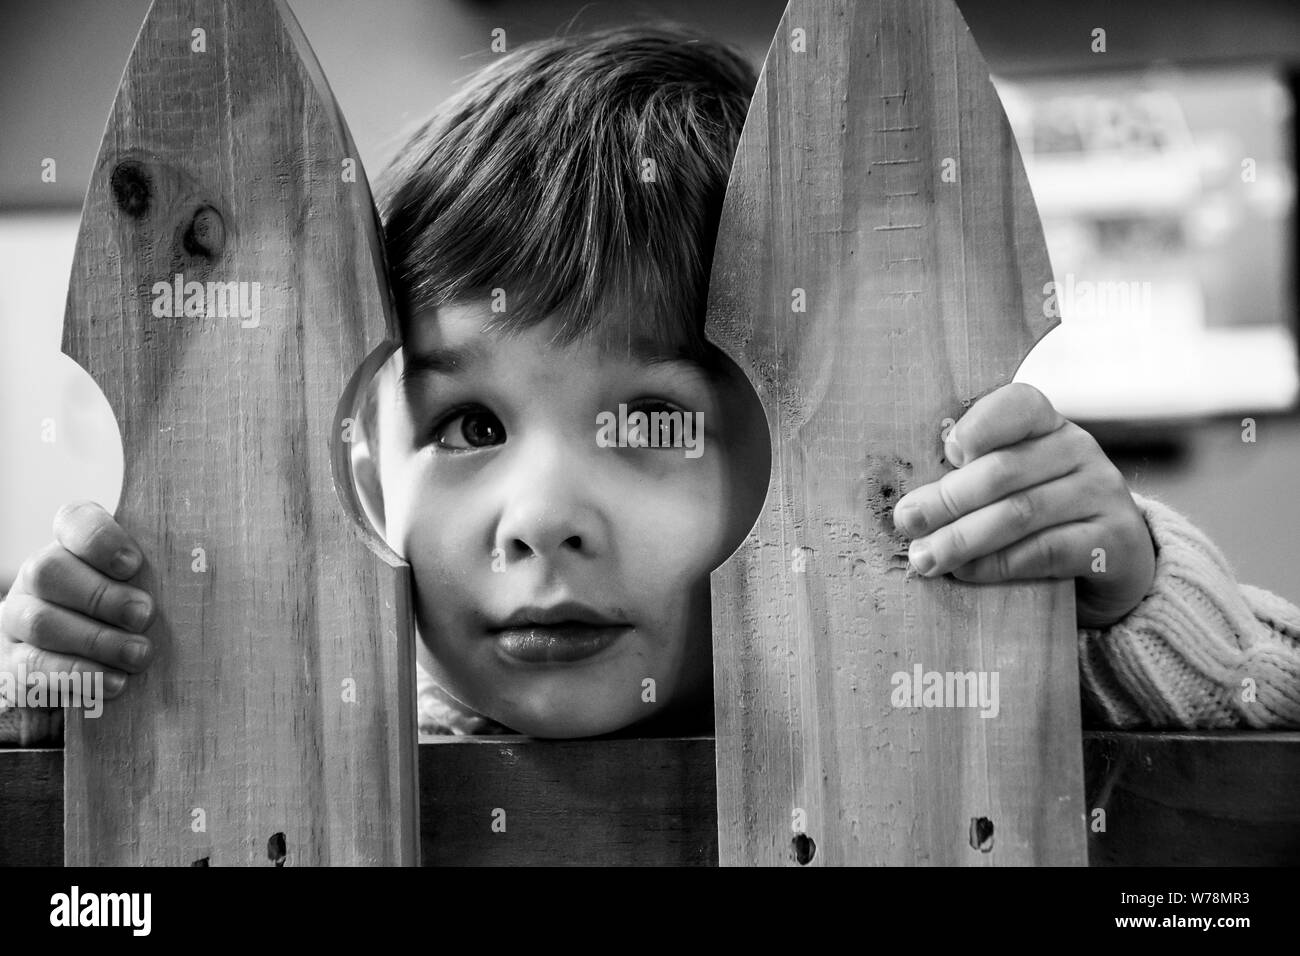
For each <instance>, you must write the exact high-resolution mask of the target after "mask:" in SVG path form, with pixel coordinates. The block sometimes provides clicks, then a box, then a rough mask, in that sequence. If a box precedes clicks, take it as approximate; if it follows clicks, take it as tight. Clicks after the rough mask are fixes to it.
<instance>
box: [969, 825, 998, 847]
mask: <svg viewBox="0 0 1300 956" xmlns="http://www.w3.org/2000/svg"><path fill="white" fill-rule="evenodd" d="M970 848H971V849H972V850H979V851H980V852H981V853H990V852H992V850H993V821H992V820H990V819H989V818H988V817H971V818H970Z"/></svg>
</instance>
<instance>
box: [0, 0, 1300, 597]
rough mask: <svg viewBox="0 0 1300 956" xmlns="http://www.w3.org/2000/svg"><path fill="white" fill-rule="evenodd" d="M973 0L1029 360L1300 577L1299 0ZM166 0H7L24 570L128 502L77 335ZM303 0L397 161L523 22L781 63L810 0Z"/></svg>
mask: <svg viewBox="0 0 1300 956" xmlns="http://www.w3.org/2000/svg"><path fill="white" fill-rule="evenodd" d="M957 3H958V6H959V7H960V8H961V10H962V13H963V14H964V15H965V17H966V20H967V22H968V23H969V25H970V27H971V31H972V33H973V34H974V36H975V39H976V41H977V42H978V43H979V45H980V47H981V49H982V50H983V52H984V55H985V58H986V59H987V61H988V63H989V66H990V69H991V71H992V72H993V74H994V79H995V83H996V84H997V87H998V91H999V93H1000V95H1001V96H1002V98H1003V102H1004V105H1005V106H1006V109H1007V113H1008V116H1009V117H1010V119H1011V122H1012V126H1013V128H1014V129H1015V131H1016V135H1017V138H1018V140H1019V142H1020V147H1021V150H1022V153H1023V154H1024V157H1025V164H1026V167H1027V170H1028V172H1029V177H1030V180H1031V184H1032V186H1033V188H1034V193H1035V196H1036V199H1037V201H1038V204H1039V208H1040V211H1041V213H1042V218H1043V223H1044V229H1045V232H1046V234H1047V239H1048V246H1049V249H1050V251H1051V254H1052V261H1053V266H1054V269H1055V273H1056V278H1057V281H1058V283H1059V286H1058V290H1057V302H1058V305H1059V306H1060V310H1061V316H1062V324H1061V326H1060V327H1058V328H1057V329H1056V330H1054V331H1053V332H1052V333H1050V334H1049V335H1048V336H1047V337H1046V338H1045V339H1044V340H1043V341H1042V343H1040V345H1039V346H1038V348H1036V349H1035V350H1034V352H1033V353H1031V355H1030V356H1029V358H1028V359H1027V360H1026V361H1025V363H1024V365H1023V366H1022V367H1021V369H1020V372H1019V373H1018V375H1017V379H1018V380H1021V381H1027V382H1029V383H1031V384H1033V385H1035V386H1036V387H1038V388H1039V389H1041V390H1042V391H1043V392H1044V393H1046V394H1047V396H1048V397H1049V398H1050V399H1051V400H1052V401H1053V403H1054V404H1055V405H1056V406H1057V408H1058V409H1060V410H1061V412H1062V413H1063V414H1065V415H1066V416H1067V417H1069V418H1071V419H1073V420H1075V421H1077V422H1079V424H1081V425H1083V426H1084V427H1086V428H1088V429H1089V430H1090V431H1091V432H1092V433H1093V434H1094V435H1095V436H1096V437H1097V438H1098V439H1099V440H1100V441H1101V443H1102V445H1103V447H1104V448H1105V449H1106V451H1107V453H1108V454H1109V455H1110V456H1111V458H1112V460H1114V461H1115V462H1116V464H1117V465H1119V467H1120V468H1121V470H1122V471H1123V472H1124V474H1125V476H1126V477H1127V478H1128V480H1129V482H1130V484H1131V485H1132V486H1133V487H1134V488H1135V489H1136V490H1138V491H1139V492H1142V493H1145V494H1150V495H1153V496H1155V497H1157V498H1160V499H1161V500H1163V501H1165V502H1166V503H1168V504H1169V505H1171V506H1172V507H1174V508H1176V509H1178V510H1180V511H1183V512H1184V513H1186V514H1188V515H1189V516H1190V517H1191V518H1192V520H1193V521H1194V522H1195V523H1196V524H1197V525H1199V526H1200V527H1201V528H1202V529H1203V530H1204V531H1205V532H1206V533H1207V534H1208V535H1209V536H1210V537H1211V539H1212V540H1214V541H1215V542H1216V543H1217V544H1218V546H1219V547H1220V548H1221V549H1222V550H1223V551H1224V553H1225V554H1226V555H1227V557H1228V559H1229V560H1230V562H1231V563H1232V564H1233V567H1234V568H1235V570H1236V571H1237V574H1238V577H1239V579H1240V580H1241V581H1243V582H1248V583H1251V584H1256V585H1259V586H1261V587H1265V588H1268V589H1270V590H1273V591H1276V592H1277V593H1279V594H1281V595H1283V596H1285V597H1287V598H1288V599H1289V600H1291V601H1293V602H1298V601H1300V494H1297V488H1300V415H1298V414H1297V397H1298V395H1300V378H1298V376H1297V345H1296V342H1297V320H1296V301H1297V294H1296V293H1297V285H1298V281H1297V276H1298V273H1297V269H1296V252H1295V245H1296V244H1295V223H1296V220H1295V215H1294V206H1295V178H1296V175H1295V174H1296V167H1295V163H1296V149H1295V146H1296V134H1295V122H1294V113H1295V102H1296V92H1297V82H1296V77H1297V76H1298V75H1300V4H1297V3H1295V2H1294V0H1219V2H1209V0H1125V2H1123V3H1121V2H1119V0H1114V2H1100V0H957ZM148 6H149V4H148V0H5V2H4V4H3V14H4V27H3V29H2V30H0V593H2V592H3V591H4V590H6V589H7V588H8V586H9V583H10V582H11V580H12V577H13V575H14V573H15V572H16V571H17V568H18V565H19V564H20V563H21V561H22V560H23V558H24V557H25V556H27V555H28V554H30V553H31V552H32V551H34V550H36V549H37V548H39V547H40V546H42V545H43V544H44V543H45V542H46V541H48V540H49V539H50V537H51V532H50V521H51V519H52V516H53V514H54V511H55V510H56V508H57V507H58V505H59V504H61V503H62V502H65V501H68V500H71V499H73V498H79V497H89V498H94V499H97V500H99V501H101V502H102V503H104V504H105V506H106V507H108V508H110V510H111V509H112V508H113V507H114V506H115V503H116V499H117V495H118V493H119V491H120V482H121V467H122V462H121V446H120V442H119V440H118V437H117V434H116V428H115V425H114V423H113V420H112V416H111V414H110V413H109V412H108V409H107V405H106V403H105V402H104V400H103V398H102V396H100V394H99V392H98V389H97V388H96V387H95V386H94V384H93V382H91V381H90V380H89V378H88V377H87V376H86V375H85V374H84V373H82V372H81V371H80V370H79V369H78V368H76V366H75V365H73V363H71V362H70V361H69V360H67V359H66V358H64V357H63V356H62V355H61V354H60V353H59V342H60V334H61V325H62V320H63V308H64V301H65V298H66V294H67V285H68V272H69V269H70V267H71V262H72V254H73V246H74V243H75V241H76V233H77V226H78V220H79V215H80V208H81V203H82V199H83V197H84V195H85V191H86V185H87V182H88V179H89V173H90V168H91V164H92V162H93V159H94V157H95V155H96V153H97V152H98V150H99V144H100V139H101V137H102V135H103V131H104V123H105V119H106V117H107V116H108V112H109V108H110V106H111V104H112V101H113V97H114V94H115V92H116V90H117V85H118V81H119V79H120V78H121V74H122V70H123V67H124V66H125V64H126V61H127V57H128V55H129V53H130V50H131V46H132V43H133V41H134V38H135V34H136V32H137V30H138V29H139V26H140V23H141V21H142V20H143V18H144V15H145V13H146V11H147V9H148ZM290 6H291V7H292V9H293V11H294V13H295V14H296V15H297V18H298V20H299V22H300V23H301V24H302V27H303V30H304V31H305V33H306V35H307V38H308V40H309V41H310V42H311V44H312V47H313V48H314V50H315V52H316V55H317V57H318V58H319V59H320V62H321V65H322V66H323V68H324V70H325V75H326V76H327V77H328V78H329V81H330V85H331V87H332V89H333V91H334V94H335V96H336V98H337V99H338V102H339V104H340V106H341V108H342V111H343V115H344V116H345V117H346V119H347V121H348V123H349V125H350V127H351V130H352V134H353V136H354V138H355V140H356V142H357V145H358V148H359V150H360V153H361V159H362V163H363V164H364V166H365V168H366V171H367V173H368V175H369V176H370V177H371V179H372V180H373V179H374V178H375V177H376V176H377V175H378V173H379V172H380V170H381V169H382V168H383V167H384V166H385V165H386V164H387V162H388V160H389V159H390V158H391V156H392V155H393V153H394V151H395V150H396V149H397V148H398V146H399V145H400V143H401V141H402V139H403V134H404V132H406V131H407V130H408V129H409V128H410V127H412V126H413V125H414V124H416V123H418V121H419V120H420V119H421V118H422V117H423V116H424V115H425V114H426V113H427V112H428V111H429V109H430V108H431V107H432V106H433V105H434V104H435V103H437V102H438V101H439V100H441V99H443V98H445V97H446V96H448V95H449V94H450V93H451V92H453V91H454V90H455V89H456V87H457V83H458V81H459V80H460V79H461V78H463V77H464V76H466V75H467V74H469V73H470V72H472V71H473V70H474V69H475V68H477V67H478V66H480V65H482V64H484V63H486V62H488V60H489V59H490V58H491V57H492V56H493V54H492V52H491V51H490V44H491V42H492V36H493V31H494V30H496V29H501V30H504V31H505V38H506V42H507V45H508V46H515V45H517V44H519V43H522V42H524V41H526V40H529V39H534V38H537V37H541V36H547V35H551V34H553V33H555V32H557V31H559V30H565V29H584V28H591V27H596V26H604V25H611V24H618V23H629V22H639V21H646V20H654V19H671V20H676V21H678V22H681V23H686V24H691V25H694V26H696V27H699V28H700V29H703V30H705V31H707V32H709V33H711V34H713V35H715V36H718V37H720V38H723V39H726V40H729V41H731V42H732V43H735V44H736V45H738V46H739V47H741V48H742V49H743V50H745V51H747V52H748V53H749V54H750V56H751V57H752V58H753V60H754V62H755V63H756V64H758V63H761V61H762V57H763V55H764V53H765V51H766V49H767V46H768V43H769V42H770V40H771V36H772V33H773V31H774V30H775V28H776V25H777V23H778V21H779V19H780V15H781V12H782V10H783V8H784V0H713V2H711V3H708V4H701V3H698V2H696V0H654V2H636V3H624V2H614V0H609V2H570V0H555V2H542V0H367V2H365V3H360V2H344V0H290ZM1098 30H1102V31H1104V34H1098V33H1097V32H1096V31H1098ZM51 159H52V160H54V164H55V165H54V171H55V172H54V177H53V181H50V176H49V174H48V170H49V163H48V160H51ZM1247 418H1249V419H1251V420H1252V421H1253V423H1254V439H1255V440H1254V441H1253V442H1248V441H1243V432H1244V431H1245V428H1244V426H1243V419H1247Z"/></svg>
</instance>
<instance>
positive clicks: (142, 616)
mask: <svg viewBox="0 0 1300 956" xmlns="http://www.w3.org/2000/svg"><path fill="white" fill-rule="evenodd" d="M126 623H127V626H128V627H131V628H134V629H135V630H137V631H143V630H144V629H145V628H146V627H148V626H149V605H148V604H145V603H144V602H143V601H128V602H127V604H126Z"/></svg>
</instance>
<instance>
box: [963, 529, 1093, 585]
mask: <svg viewBox="0 0 1300 956" xmlns="http://www.w3.org/2000/svg"><path fill="white" fill-rule="evenodd" d="M1099 540H1100V529H1099V528H1098V526H1097V525H1096V524H1095V523H1094V522H1090V521H1075V522H1070V523H1068V524H1059V525H1056V526H1054V527H1051V528H1046V529H1044V530H1042V531H1039V532H1037V533H1036V534H1032V535H1030V536H1029V537H1027V538H1023V539H1022V540H1020V541H1017V542H1016V543H1015V544H1012V545H1010V546H1008V547H1006V548H1003V549H1002V550H1001V551H995V552H994V553H993V554H986V555H984V556H982V557H979V558H976V559H975V560H974V561H971V562H969V563H967V564H964V565H962V566H961V567H959V568H956V569H954V570H953V572H952V576H953V577H955V578H956V579H957V580H959V581H969V582H970V583H972V584H993V583H997V582H999V581H1032V580H1037V579H1039V578H1077V577H1080V576H1081V575H1084V574H1087V573H1088V571H1089V567H1090V565H1091V562H1092V560H1093V558H1092V554H1093V551H1094V549H1095V548H1097V547H1098V544H1097V542H1098V541H1099Z"/></svg>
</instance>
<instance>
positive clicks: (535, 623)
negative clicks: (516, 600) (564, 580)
mask: <svg viewBox="0 0 1300 956" xmlns="http://www.w3.org/2000/svg"><path fill="white" fill-rule="evenodd" d="M631 629H632V625H631V624H629V623H627V622H626V621H624V620H621V619H619V618H617V617H613V616H611V615H607V614H602V613H601V612H599V611H596V610H594V609H593V608H589V607H587V606H585V605H582V604H578V603H576V602H566V603H563V604H557V605H554V606H552V607H549V608H539V607H530V608H524V609H522V610H519V611H516V612H515V613H514V614H511V615H510V616H509V617H507V618H506V619H505V620H504V621H502V622H501V624H500V625H499V626H497V627H493V628H489V630H488V632H489V633H490V634H491V635H492V637H493V639H494V640H495V641H496V645H497V647H498V648H499V649H500V651H501V652H502V653H503V654H505V655H506V656H507V657H509V658H510V659H512V660H515V661H520V662H522V663H525V664H561V663H563V664H567V663H571V662H574V661H581V660H586V659H587V658H589V657H594V656H596V655H597V654H599V653H600V652H601V651H603V650H604V649H605V648H607V647H609V646H610V645H611V644H613V643H614V642H615V641H617V640H618V639H619V638H620V637H622V636H623V635H624V634H626V633H627V632H628V631H630V630H631Z"/></svg>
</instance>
